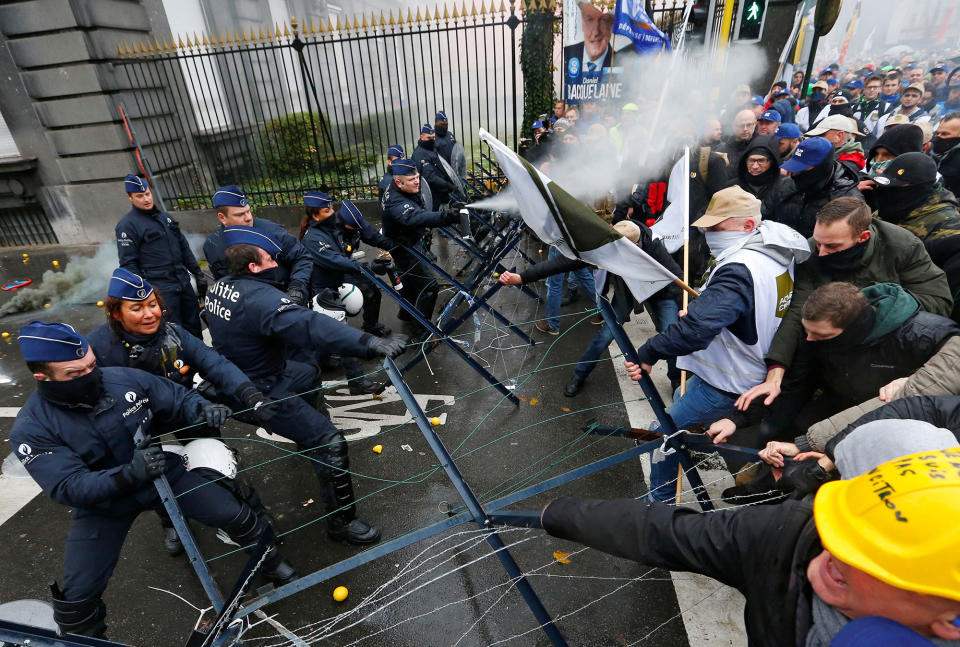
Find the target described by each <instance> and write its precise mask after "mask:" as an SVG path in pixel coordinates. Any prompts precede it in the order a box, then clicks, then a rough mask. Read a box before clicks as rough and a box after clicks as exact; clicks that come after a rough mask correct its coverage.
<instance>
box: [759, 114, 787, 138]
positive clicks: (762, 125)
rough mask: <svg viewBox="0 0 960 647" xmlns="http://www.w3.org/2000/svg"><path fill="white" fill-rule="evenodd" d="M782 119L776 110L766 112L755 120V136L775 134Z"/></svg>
mask: <svg viewBox="0 0 960 647" xmlns="http://www.w3.org/2000/svg"><path fill="white" fill-rule="evenodd" d="M781 121H783V118H782V117H781V116H780V113H779V112H777V111H776V110H767V111H766V112H764V113H763V114H762V115H760V118H759V119H757V135H772V134H774V133H775V132H777V128H779V127H780V122H781Z"/></svg>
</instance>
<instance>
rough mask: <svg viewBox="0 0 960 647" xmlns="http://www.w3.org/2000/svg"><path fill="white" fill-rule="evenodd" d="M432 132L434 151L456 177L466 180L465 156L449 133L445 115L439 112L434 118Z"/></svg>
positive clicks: (448, 123)
mask: <svg viewBox="0 0 960 647" xmlns="http://www.w3.org/2000/svg"><path fill="white" fill-rule="evenodd" d="M433 132H434V133H435V134H436V136H437V138H436V150H437V153H438V154H439V155H440V157H442V158H443V159H445V160H447V163H448V164H450V166H451V167H452V168H453V171H454V172H455V173H456V174H457V177H459V178H463V179H466V178H467V155H466V153H465V152H464V150H463V144H461V143H460V142H458V141H457V138H456V137H454V136H453V133H452V132H450V122H449V121H447V113H445V112H444V111H443V110H439V111H438V112H437V114H436V116H435V117H434V121H433Z"/></svg>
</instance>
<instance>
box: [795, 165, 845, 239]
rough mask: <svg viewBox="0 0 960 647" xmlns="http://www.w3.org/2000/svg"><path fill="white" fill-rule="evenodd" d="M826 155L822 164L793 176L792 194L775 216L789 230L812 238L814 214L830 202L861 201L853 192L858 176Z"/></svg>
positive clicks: (815, 217)
mask: <svg viewBox="0 0 960 647" xmlns="http://www.w3.org/2000/svg"><path fill="white" fill-rule="evenodd" d="M834 157H835V156H834V155H828V156H827V157H825V158H824V159H823V161H822V162H820V163H819V164H817V165H816V166H814V167H813V168H810V169H808V170H806V171H804V172H802V173H799V174H797V175H794V176H793V177H792V178H791V179H792V180H793V184H794V187H795V189H796V193H795V194H794V195H793V196H791V197H790V198H788V199H787V200H785V201H784V202H783V203H782V204H783V206H782V208H781V209H780V210H779V213H778V214H777V219H778V222H782V223H783V224H785V225H788V226H790V227H793V228H794V229H796V230H797V231H798V232H800V233H801V234H802V235H804V236H806V237H807V238H809V237H810V236H813V226H814V224H816V220H817V212H818V211H820V209H822V208H823V205H825V204H827V203H828V202H830V201H831V200H834V199H836V198H843V197H850V198H860V199H863V194H861V193H860V191H859V190H858V189H857V184H859V182H860V178H859V176H858V174H857V173H856V172H855V171H853V170H852V169H851V168H850V167H848V166H846V165H844V164H841V163H840V162H837V161H836V160H835V159H834Z"/></svg>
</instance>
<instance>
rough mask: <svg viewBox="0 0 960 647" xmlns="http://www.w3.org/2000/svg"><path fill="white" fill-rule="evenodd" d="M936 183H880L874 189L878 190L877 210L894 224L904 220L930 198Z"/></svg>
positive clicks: (883, 217)
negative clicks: (899, 184) (896, 184)
mask: <svg viewBox="0 0 960 647" xmlns="http://www.w3.org/2000/svg"><path fill="white" fill-rule="evenodd" d="M935 184H936V181H934V182H924V183H922V184H911V185H910V186H883V185H882V184H878V185H877V187H876V188H875V189H874V191H876V192H877V212H878V214H879V216H880V218H882V219H883V220H886V221H887V222H892V223H893V224H898V223H900V222H902V221H903V220H904V219H905V218H906V217H907V216H908V215H910V212H911V211H913V210H914V209H916V208H917V207H919V206H920V205H922V204H923V203H924V202H926V201H927V199H929V198H930V195H931V194H932V193H933V188H934V185H935Z"/></svg>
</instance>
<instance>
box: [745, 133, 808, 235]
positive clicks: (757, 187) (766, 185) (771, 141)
mask: <svg viewBox="0 0 960 647" xmlns="http://www.w3.org/2000/svg"><path fill="white" fill-rule="evenodd" d="M790 125H792V124H790ZM779 152H780V143H779V142H778V141H777V140H776V139H775V138H774V137H772V136H770V135H758V136H757V137H754V139H753V141H752V142H751V144H750V147H749V148H747V150H746V151H744V154H743V157H741V158H740V165H739V168H738V169H737V184H738V186H740V188H742V189H744V190H745V191H747V192H749V193H751V194H753V195H754V196H756V197H757V198H759V199H760V203H761V214H762V215H763V219H764V220H768V221H771V220H772V221H774V222H783V221H781V220H780V219H779V214H780V213H782V212H783V211H784V209H783V202H784V201H785V200H789V199H794V197H795V196H796V192H797V189H796V187H795V186H794V184H793V180H791V179H790V178H789V177H786V176H784V175H781V174H780V157H779ZM783 224H785V225H787V226H790V223H789V222H784V223H783Z"/></svg>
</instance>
